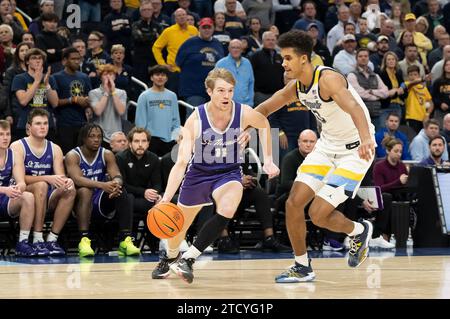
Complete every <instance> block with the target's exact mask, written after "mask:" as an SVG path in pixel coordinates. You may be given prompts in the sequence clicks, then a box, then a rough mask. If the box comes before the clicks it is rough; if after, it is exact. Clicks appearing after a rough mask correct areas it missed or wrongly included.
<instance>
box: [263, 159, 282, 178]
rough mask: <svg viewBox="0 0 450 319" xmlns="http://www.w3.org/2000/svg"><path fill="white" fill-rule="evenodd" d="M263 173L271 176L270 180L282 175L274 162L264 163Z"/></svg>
mask: <svg viewBox="0 0 450 319" xmlns="http://www.w3.org/2000/svg"><path fill="white" fill-rule="evenodd" d="M263 171H264V172H265V173H266V174H267V175H269V178H273V177H275V176H278V174H280V169H279V168H278V167H277V166H276V165H275V164H274V163H273V162H269V163H264V166H263Z"/></svg>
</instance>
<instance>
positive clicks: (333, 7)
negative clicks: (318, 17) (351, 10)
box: [324, 0, 350, 39]
mask: <svg viewBox="0 0 450 319" xmlns="http://www.w3.org/2000/svg"><path fill="white" fill-rule="evenodd" d="M342 5H345V4H344V0H335V1H334V2H333V3H331V4H330V5H328V7H327V9H326V11H327V12H326V16H325V20H324V21H325V23H324V26H325V31H326V32H329V31H330V30H331V29H332V28H333V27H334V26H336V25H337V24H338V23H339V19H338V8H339V7H340V6H342ZM349 17H350V14H349ZM338 39H339V38H338Z"/></svg>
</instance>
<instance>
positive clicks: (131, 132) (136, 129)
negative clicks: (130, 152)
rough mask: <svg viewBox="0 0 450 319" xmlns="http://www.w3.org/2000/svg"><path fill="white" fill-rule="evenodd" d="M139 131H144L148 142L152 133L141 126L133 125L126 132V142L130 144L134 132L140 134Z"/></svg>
mask: <svg viewBox="0 0 450 319" xmlns="http://www.w3.org/2000/svg"><path fill="white" fill-rule="evenodd" d="M140 133H145V135H147V140H148V142H149V143H150V139H151V138H152V135H151V134H150V132H149V131H148V130H146V129H145V128H143V127H136V126H135V127H133V128H132V129H131V130H130V131H129V132H128V134H127V139H128V142H129V143H130V144H131V142H133V137H134V134H140Z"/></svg>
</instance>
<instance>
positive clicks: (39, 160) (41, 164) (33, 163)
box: [20, 138, 53, 176]
mask: <svg viewBox="0 0 450 319" xmlns="http://www.w3.org/2000/svg"><path fill="white" fill-rule="evenodd" d="M20 141H21V142H22V146H23V148H24V151H25V160H24V164H25V175H30V176H42V175H53V143H52V142H50V141H48V140H45V149H44V153H42V155H41V156H37V155H36V154H34V152H33V151H32V150H31V148H30V146H29V145H28V142H27V140H26V139H25V138H22V139H21V140H20Z"/></svg>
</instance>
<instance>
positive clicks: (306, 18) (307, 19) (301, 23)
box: [292, 0, 325, 41]
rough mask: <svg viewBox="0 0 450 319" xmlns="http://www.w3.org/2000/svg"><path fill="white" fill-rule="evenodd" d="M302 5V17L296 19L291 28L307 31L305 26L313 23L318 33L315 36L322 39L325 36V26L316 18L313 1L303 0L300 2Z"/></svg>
mask: <svg viewBox="0 0 450 319" xmlns="http://www.w3.org/2000/svg"><path fill="white" fill-rule="evenodd" d="M302 7H303V17H302V18H301V19H299V20H297V21H296V22H295V24H294V26H293V27H292V28H293V29H299V30H303V31H308V29H307V27H308V26H309V25H310V24H311V23H315V24H316V26H317V28H318V30H319V35H318V37H317V38H318V40H319V41H322V40H323V39H324V38H325V27H324V25H323V23H322V22H321V21H319V20H317V19H316V15H317V10H316V4H315V2H314V1H312V0H308V1H305V2H303V3H302Z"/></svg>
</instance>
